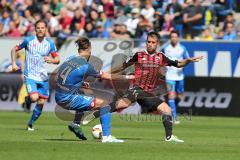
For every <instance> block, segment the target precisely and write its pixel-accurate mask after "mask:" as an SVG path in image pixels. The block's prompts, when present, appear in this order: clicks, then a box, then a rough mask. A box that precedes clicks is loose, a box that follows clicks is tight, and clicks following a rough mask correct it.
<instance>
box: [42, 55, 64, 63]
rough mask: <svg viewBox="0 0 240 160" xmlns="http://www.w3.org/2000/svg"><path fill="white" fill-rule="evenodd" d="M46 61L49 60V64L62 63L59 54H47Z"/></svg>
mask: <svg viewBox="0 0 240 160" xmlns="http://www.w3.org/2000/svg"><path fill="white" fill-rule="evenodd" d="M44 61H45V62H47V63H48V64H59V63H60V59H59V56H56V57H49V56H45V57H44Z"/></svg>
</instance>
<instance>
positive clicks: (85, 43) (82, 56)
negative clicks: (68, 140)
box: [55, 37, 134, 142]
mask: <svg viewBox="0 0 240 160" xmlns="http://www.w3.org/2000/svg"><path fill="white" fill-rule="evenodd" d="M76 45H77V46H78V54H79V55H78V56H73V57H70V58H69V59H67V60H66V61H65V62H64V63H63V64H62V65H61V66H60V68H59V70H58V72H57V75H56V94H55V100H56V102H57V104H58V105H59V106H61V107H63V108H65V109H69V110H75V111H77V112H76V113H78V112H83V111H89V110H94V109H99V110H100V122H101V125H102V130H103V137H102V142H123V140H119V139H116V138H114V137H113V136H111V134H110V128H111V126H110V121H111V114H110V106H108V105H106V106H104V104H103V102H104V101H103V100H102V99H100V98H97V97H93V96H87V95H84V93H83V91H82V90H81V88H82V87H85V86H86V84H87V83H86V82H84V80H85V79H86V78H87V77H88V76H93V77H96V78H101V79H109V80H111V79H115V78H116V79H118V78H120V79H121V78H126V79H129V76H123V75H111V74H108V73H104V72H97V71H96V70H95V69H94V68H93V66H92V65H91V64H89V63H88V60H89V58H90V55H91V42H90V41H89V40H88V39H87V38H85V37H80V38H79V39H78V40H77V41H76ZM133 78H134V76H133ZM68 128H69V130H70V131H72V132H73V133H74V134H75V135H76V136H77V137H78V138H79V139H82V140H86V139H87V138H86V137H85V136H84V134H83V132H82V130H81V128H80V117H79V115H78V114H75V119H74V121H73V122H72V123H70V124H69V126H68Z"/></svg>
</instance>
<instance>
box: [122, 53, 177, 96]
mask: <svg viewBox="0 0 240 160" xmlns="http://www.w3.org/2000/svg"><path fill="white" fill-rule="evenodd" d="M177 64H178V61H173V60H171V59H169V58H168V57H166V56H165V55H164V54H163V53H162V52H160V53H154V54H149V53H148V52H147V51H146V50H144V51H140V52H136V53H135V55H134V56H132V57H130V58H129V59H128V60H127V61H126V62H125V63H124V68H125V67H128V66H130V65H135V79H134V81H133V85H137V86H139V87H141V88H142V89H143V90H144V91H147V92H151V91H152V90H153V89H155V88H156V87H157V86H156V85H157V82H158V79H159V74H160V73H159V71H160V68H161V67H163V66H175V67H177Z"/></svg>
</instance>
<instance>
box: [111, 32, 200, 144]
mask: <svg viewBox="0 0 240 160" xmlns="http://www.w3.org/2000/svg"><path fill="white" fill-rule="evenodd" d="M159 40H160V36H159V34H158V33H156V32H149V33H148V37H147V42H146V50H144V51H141V52H137V53H135V54H134V55H133V56H132V57H130V58H129V60H127V62H124V64H123V66H122V68H120V69H117V70H115V71H114V72H119V71H123V70H125V69H126V68H127V67H129V66H131V65H135V79H134V82H133V84H132V85H131V87H130V88H129V89H128V90H127V92H126V93H125V94H124V96H123V97H121V98H119V99H118V100H117V101H115V102H112V103H111V104H110V106H111V111H116V110H119V109H123V108H127V107H128V106H130V105H131V104H132V103H134V102H138V104H139V105H140V106H141V107H142V112H143V113H147V112H153V111H158V112H159V113H160V114H162V120H163V126H164V128H165V133H166V138H165V141H174V142H184V141H183V140H180V139H179V138H177V137H176V136H174V135H173V134H172V115H171V108H170V107H169V106H168V104H167V103H166V102H164V101H162V100H161V99H160V97H159V95H155V94H154V91H155V90H156V88H157V87H158V84H157V82H158V81H159V71H160V68H161V67H164V66H175V67H184V66H185V65H187V64H189V63H190V62H198V61H200V60H201V59H202V57H192V58H187V59H184V60H179V61H177V60H176V61H173V60H171V59H169V58H168V57H166V56H165V55H164V54H163V53H162V52H159V53H158V52H157V51H156V50H157V47H158V45H159Z"/></svg>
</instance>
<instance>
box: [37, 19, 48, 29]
mask: <svg viewBox="0 0 240 160" xmlns="http://www.w3.org/2000/svg"><path fill="white" fill-rule="evenodd" d="M38 23H44V24H45V26H46V27H47V22H46V21H44V20H43V19H40V20H38V21H37V22H36V23H35V28H36V27H37V25H38Z"/></svg>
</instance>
